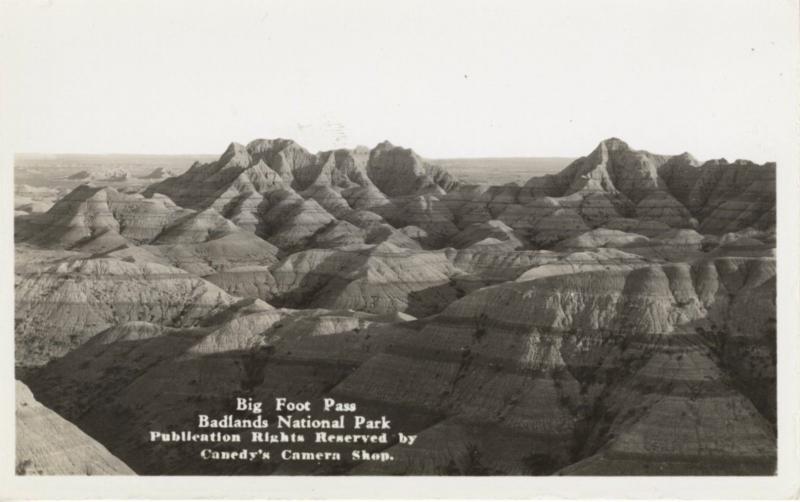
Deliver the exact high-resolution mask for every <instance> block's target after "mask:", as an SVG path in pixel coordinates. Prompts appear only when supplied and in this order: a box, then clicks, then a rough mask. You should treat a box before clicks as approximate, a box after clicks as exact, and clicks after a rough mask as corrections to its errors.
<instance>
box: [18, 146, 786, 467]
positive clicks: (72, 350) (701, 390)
mask: <svg viewBox="0 0 800 502" xmlns="http://www.w3.org/2000/svg"><path fill="white" fill-rule="evenodd" d="M173 174H174V173H173V172H169V171H165V170H164V169H161V170H160V171H159V170H154V171H153V172H152V173H150V174H147V175H144V176H141V177H140V178H137V179H140V180H146V181H143V182H142V183H143V185H141V186H129V185H126V183H125V180H128V179H129V178H132V176H130V175H128V173H125V172H117V171H114V172H104V173H101V174H98V175H92V174H89V173H80V172H79V173H76V175H75V176H78V175H79V176H78V177H77V178H74V179H77V180H79V181H77V182H75V183H78V182H83V181H84V180H90V181H89V182H87V183H85V184H81V185H78V186H77V187H74V188H73V187H70V188H69V189H64V188H63V187H62V188H60V189H55V188H47V187H38V186H37V187H34V186H27V185H17V186H16V196H17V203H16V204H15V206H16V212H15V239H16V263H15V267H16V278H15V308H16V315H15V346H16V364H17V378H18V379H19V380H20V382H19V383H18V388H17V441H18V445H17V455H18V457H17V470H18V472H19V473H30V474H33V473H42V474H60V473H77V474H85V473H89V474H91V473H115V472H116V473H120V474H123V473H131V472H135V473H137V474H406V475H411V474H420V475H422V474H428V475H430V474H446V475H459V474H461V475H550V474H558V475H712V474H730V475H734V474H735V475H766V474H773V473H774V471H775V462H776V403H775V356H776V355H775V350H776V348H775V336H776V333H775V317H776V316H775V295H776V288H775V285H776V268H775V256H774V250H775V165H774V164H764V165H757V164H754V163H752V162H749V161H742V160H737V161H735V162H728V161H726V160H724V159H721V160H710V161H706V162H702V163H701V162H699V161H697V160H696V159H694V158H693V157H692V156H691V155H689V154H688V153H684V154H681V155H675V156H665V155H655V154H651V153H649V152H646V151H640V150H635V149H633V148H631V147H629V146H628V145H627V144H626V143H624V142H623V141H621V140H619V139H614V138H612V139H608V140H605V141H603V142H601V143H600V144H599V145H598V146H597V147H596V148H595V149H594V150H593V151H591V153H589V154H588V155H587V156H585V157H581V158H579V159H577V160H575V161H574V162H572V163H570V164H569V165H568V166H567V167H566V168H564V169H563V170H561V171H560V172H557V173H555V174H550V175H545V176H536V177H532V178H531V179H529V180H528V181H527V182H525V183H524V184H519V183H509V184H504V185H492V184H491V179H492V175H491V172H490V170H489V169H488V168H487V171H486V176H485V178H486V181H487V183H486V184H468V183H466V182H464V181H462V180H460V179H459V178H458V176H457V175H455V174H453V173H451V172H448V171H447V170H445V169H444V168H442V167H440V166H438V165H436V164H435V163H434V162H432V161H427V160H425V159H423V158H422V157H420V156H419V155H418V154H416V153H415V152H414V151H412V150H409V149H406V148H402V147H398V146H394V145H392V144H390V143H388V142H384V143H381V144H379V145H377V146H376V147H374V148H372V149H369V148H365V147H359V148H356V149H353V150H336V151H328V152H320V153H316V154H313V153H310V152H308V151H307V150H306V149H304V148H303V147H302V146H300V145H298V144H296V143H295V142H293V141H290V140H283V139H276V140H255V141H252V142H251V143H249V144H247V145H246V146H243V145H240V144H237V143H233V144H231V145H230V146H229V147H228V148H227V149H226V150H225V151H224V153H223V154H222V155H221V156H220V157H219V159H218V160H216V161H211V162H208V163H195V164H194V165H192V166H191V167H190V168H189V169H188V170H186V171H185V172H183V173H182V174H177V175H173ZM107 181H113V182H114V183H107ZM235 396H250V397H252V398H254V399H257V400H259V401H263V402H273V401H274V400H275V398H276V397H280V396H288V397H291V398H292V399H296V400H320V399H322V398H323V397H333V398H335V399H338V400H341V401H348V402H356V403H358V406H359V408H360V409H361V410H363V411H364V412H365V413H372V414H375V415H378V416H380V415H388V416H391V417H392V420H393V421H394V423H395V426H396V427H397V428H398V429H399V430H403V431H407V432H409V433H413V434H417V435H418V440H417V441H416V442H415V443H414V444H412V445H405V444H400V443H399V442H397V441H396V440H394V441H391V442H390V443H389V444H388V445H373V446H371V448H372V450H374V451H387V452H390V453H391V455H392V457H393V458H394V459H395V460H394V461H393V462H385V463H377V462H354V461H351V460H350V459H349V458H348V459H347V460H345V461H342V462H339V463H333V464H332V463H330V462H328V463H314V462H311V463H291V462H282V461H280V459H276V460H273V461H270V462H266V463H247V462H228V463H209V462H205V461H203V460H202V459H201V458H200V457H199V456H198V455H197V451H198V450H199V448H200V446H198V445H196V444H191V443H188V444H180V445H175V444H170V445H165V444H160V443H154V442H148V441H147V435H148V432H149V431H151V430H170V429H180V428H182V427H186V426H187V425H190V424H192V423H194V422H195V417H196V416H197V414H198V413H207V414H210V415H222V414H224V413H227V412H228V411H229V410H230V409H231V402H232V400H233V399H234V397H235ZM54 438H55V439H54Z"/></svg>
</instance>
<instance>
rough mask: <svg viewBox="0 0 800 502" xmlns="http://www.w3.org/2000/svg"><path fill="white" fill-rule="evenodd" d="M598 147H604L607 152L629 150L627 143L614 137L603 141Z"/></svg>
mask: <svg viewBox="0 0 800 502" xmlns="http://www.w3.org/2000/svg"><path fill="white" fill-rule="evenodd" d="M598 147H604V148H606V149H607V150H630V147H629V146H628V144H627V143H625V142H624V141H622V140H621V139H619V138H616V137H612V138H608V139H604V140H603V141H601V142H600V144H599V145H598Z"/></svg>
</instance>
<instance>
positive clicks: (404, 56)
mask: <svg viewBox="0 0 800 502" xmlns="http://www.w3.org/2000/svg"><path fill="white" fill-rule="evenodd" d="M3 2H4V3H1V4H0V11H2V12H0V28H1V29H0V44H2V46H3V48H4V50H3V53H2V54H3V56H2V57H3V59H2V61H0V63H2V68H3V70H2V72H0V106H1V107H2V109H3V110H4V111H3V113H4V114H6V117H7V118H8V117H11V120H8V121H7V125H6V127H5V129H4V131H3V133H4V135H5V137H6V139H7V140H8V141H9V142H10V143H11V145H12V147H13V151H16V152H40V153H153V154H155V153H158V154H164V153H174V154H183V153H221V152H222V151H223V150H224V149H225V147H226V146H227V144H228V143H230V142H231V141H237V142H240V143H246V142H248V141H250V140H252V139H254V138H272V137H288V138H292V139H295V140H296V141H298V142H299V143H300V144H302V145H303V146H305V147H306V148H308V149H309V150H311V151H318V150H324V149H331V148H340V147H354V146H356V145H367V146H374V145H375V144H377V143H378V142H380V141H383V140H385V139H389V140H390V141H392V142H393V143H394V144H399V145H403V146H407V147H411V148H414V149H415V150H416V151H417V152H419V153H420V154H421V155H423V156H426V157H429V158H446V157H504V156H510V157H519V156H579V155H584V154H587V153H588V152H590V151H591V150H592V149H593V148H594V147H595V146H596V145H597V143H598V142H599V141H601V140H602V139H604V138H607V137H612V136H615V137H620V138H622V139H624V140H625V141H627V142H628V143H629V144H630V145H631V146H632V147H634V148H641V149H646V150H649V151H652V152H655V153H664V154H677V153H681V152H684V151H689V152H691V153H693V154H694V155H695V156H696V157H698V158H700V159H709V158H719V157H726V158H728V159H729V160H733V159H736V158H749V159H752V160H756V161H759V162H763V161H767V160H774V157H773V152H774V148H775V145H776V142H777V141H778V140H779V139H780V138H779V136H780V133H781V126H782V125H784V124H782V123H780V121H776V120H775V117H776V116H777V115H780V114H781V113H784V112H785V107H786V104H785V103H784V102H782V101H781V99H780V96H782V95H784V94H781V92H778V90H780V89H783V90H785V88H786V86H787V85H791V84H792V83H791V82H789V79H790V77H791V75H790V73H791V72H787V68H786V61H787V59H788V58H787V57H786V54H787V50H789V47H791V45H790V44H792V43H794V39H793V37H792V36H790V35H789V34H791V33H792V32H793V29H792V28H791V24H792V23H795V22H796V20H795V19H793V16H791V15H789V16H787V13H789V14H791V12H792V9H791V8H789V7H790V6H791V2H790V1H788V0H786V1H784V0H770V1H761V0H752V1H741V0H714V1H711V0H668V1H660V0H651V1H642V0H629V1H610V0H602V1H598V0H593V1H577V0H573V1H562V0H559V1H552V2H551V1H538V2H537V1H511V0H507V1H471V0H462V1H445V0H441V1H430V0H428V1H416V0H411V1H402V2H399V1H380V0H369V1H366V0H365V1H355V0H345V1H332V0H331V1H322V0H318V1H306V2H298V1H244V0H233V1H231V0H227V1H219V2H216V1H208V0H192V1H182V0H162V1H149V0H138V1H119V0H117V1H106V0H104V1H66V0H52V1H43V0H26V1H23V0H18V1H14V0H11V1H9V0H3ZM787 23H789V26H787ZM787 28H788V29H787ZM783 130H784V131H785V128H784V129H783Z"/></svg>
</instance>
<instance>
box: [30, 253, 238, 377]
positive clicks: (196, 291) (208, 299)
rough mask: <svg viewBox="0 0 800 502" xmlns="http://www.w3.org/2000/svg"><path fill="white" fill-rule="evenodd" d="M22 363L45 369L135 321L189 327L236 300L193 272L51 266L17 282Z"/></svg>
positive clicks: (77, 263) (114, 265) (106, 263)
mask: <svg viewBox="0 0 800 502" xmlns="http://www.w3.org/2000/svg"><path fill="white" fill-rule="evenodd" d="M15 291H16V297H15V346H16V360H17V361H18V362H21V363H23V362H24V363H25V364H41V363H42V362H46V361H47V360H49V359H50V358H52V357H54V356H60V355H63V354H64V353H66V352H67V351H69V350H70V349H72V348H74V347H76V346H78V345H80V344H81V343H83V342H84V341H86V340H87V339H88V338H89V337H91V336H92V335H94V334H96V333H98V332H100V331H102V330H104V329H107V328H108V327H110V326H113V325H116V324H119V323H121V322H125V321H129V320H145V321H151V322H156V323H159V324H165V325H174V326H189V325H192V324H194V323H196V322H198V321H199V320H200V319H201V318H203V317H204V316H206V315H208V314H209V313H212V312H214V311H217V310H219V309H221V308H224V307H226V306H227V305H229V304H231V303H232V302H233V301H234V298H233V297H232V296H230V295H228V294H227V293H225V292H224V291H223V290H221V289H219V288H218V287H217V286H214V285H213V284H211V283H209V282H207V281H204V280H203V279H200V278H198V277H196V276H194V275H191V274H188V273H187V272H185V271H183V270H181V269H177V268H173V267H168V266H164V265H158V264H154V263H143V264H142V263H130V262H127V261H122V260H117V259H113V258H98V259H88V260H87V259H79V260H72V261H64V262H61V263H57V264H54V265H50V266H48V267H46V268H43V269H41V270H35V271H31V272H30V273H28V274H25V275H23V276H21V277H19V278H18V280H17V282H16V287H15Z"/></svg>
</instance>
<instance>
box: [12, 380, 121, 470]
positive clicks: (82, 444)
mask: <svg viewBox="0 0 800 502" xmlns="http://www.w3.org/2000/svg"><path fill="white" fill-rule="evenodd" d="M16 394H17V399H16V403H17V404H16V409H17V412H16V435H17V438H16V439H17V441H16V443H17V455H16V457H17V463H16V474H17V475H32V474H45V475H58V476H63V475H69V474H80V475H89V476H98V475H104V474H106V475H124V474H134V472H133V471H132V470H131V469H130V468H129V467H128V466H127V465H125V464H124V463H123V462H122V461H121V460H119V459H118V458H116V457H115V456H113V455H112V454H111V453H109V452H108V450H107V449H106V448H104V447H103V445H101V444H100V443H98V442H97V441H95V440H94V439H92V438H91V437H89V436H87V435H86V434H85V433H84V432H83V431H81V430H80V429H78V428H77V427H75V426H74V425H73V424H71V423H69V422H67V421H66V420H64V419H63V418H61V417H60V416H58V415H57V414H56V413H54V412H53V411H51V410H49V409H47V408H45V407H44V406H42V404H41V403H40V402H38V401H37V400H36V399H34V397H33V394H31V391H30V389H28V387H27V386H25V384H23V383H22V382H20V381H17V382H16Z"/></svg>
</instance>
